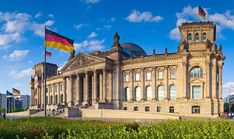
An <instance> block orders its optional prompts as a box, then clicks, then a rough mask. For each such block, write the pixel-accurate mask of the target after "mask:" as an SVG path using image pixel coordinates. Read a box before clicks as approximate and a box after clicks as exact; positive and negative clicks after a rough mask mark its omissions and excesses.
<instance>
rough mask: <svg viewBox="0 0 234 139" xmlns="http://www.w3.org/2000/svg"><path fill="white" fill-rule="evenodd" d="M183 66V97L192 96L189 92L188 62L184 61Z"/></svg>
mask: <svg viewBox="0 0 234 139" xmlns="http://www.w3.org/2000/svg"><path fill="white" fill-rule="evenodd" d="M182 68H183V75H182V78H183V94H182V95H181V96H182V98H190V95H189V93H188V92H187V78H188V77H187V76H188V75H187V62H182Z"/></svg>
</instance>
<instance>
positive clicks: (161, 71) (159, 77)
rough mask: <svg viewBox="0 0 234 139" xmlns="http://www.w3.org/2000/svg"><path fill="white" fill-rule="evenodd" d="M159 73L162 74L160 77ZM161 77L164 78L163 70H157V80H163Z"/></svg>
mask: <svg viewBox="0 0 234 139" xmlns="http://www.w3.org/2000/svg"><path fill="white" fill-rule="evenodd" d="M160 73H162V74H161V75H162V76H160ZM163 76H164V73H163V70H159V71H158V79H159V80H163V78H164V77H163Z"/></svg>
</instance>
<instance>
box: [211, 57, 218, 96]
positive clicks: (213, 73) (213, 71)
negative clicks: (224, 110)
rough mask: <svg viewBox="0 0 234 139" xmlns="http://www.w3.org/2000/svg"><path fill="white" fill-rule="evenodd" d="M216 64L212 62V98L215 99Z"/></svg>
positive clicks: (214, 61) (214, 60)
mask: <svg viewBox="0 0 234 139" xmlns="http://www.w3.org/2000/svg"><path fill="white" fill-rule="evenodd" d="M216 92H217V62H216V59H213V60H212V98H213V99H214V98H217V93H216Z"/></svg>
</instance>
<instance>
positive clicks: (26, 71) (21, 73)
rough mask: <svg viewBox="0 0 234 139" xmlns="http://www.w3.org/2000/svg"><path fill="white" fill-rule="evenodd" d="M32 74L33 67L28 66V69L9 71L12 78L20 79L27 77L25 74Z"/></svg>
mask: <svg viewBox="0 0 234 139" xmlns="http://www.w3.org/2000/svg"><path fill="white" fill-rule="evenodd" d="M32 74H33V69H31V68H29V69H24V70H22V71H15V70H13V71H11V72H10V75H11V76H12V77H13V78H16V79H20V78H24V77H27V76H30V75H32Z"/></svg>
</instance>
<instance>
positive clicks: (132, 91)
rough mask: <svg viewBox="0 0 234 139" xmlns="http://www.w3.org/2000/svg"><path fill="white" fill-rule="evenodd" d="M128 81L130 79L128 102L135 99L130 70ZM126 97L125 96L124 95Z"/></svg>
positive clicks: (132, 76) (131, 71) (132, 77)
mask: <svg viewBox="0 0 234 139" xmlns="http://www.w3.org/2000/svg"><path fill="white" fill-rule="evenodd" d="M129 79H130V88H129V89H130V101H133V100H134V99H133V98H135V97H134V92H135V91H134V83H133V82H134V74H133V70H132V69H130V72H129ZM125 95H126V94H125Z"/></svg>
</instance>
